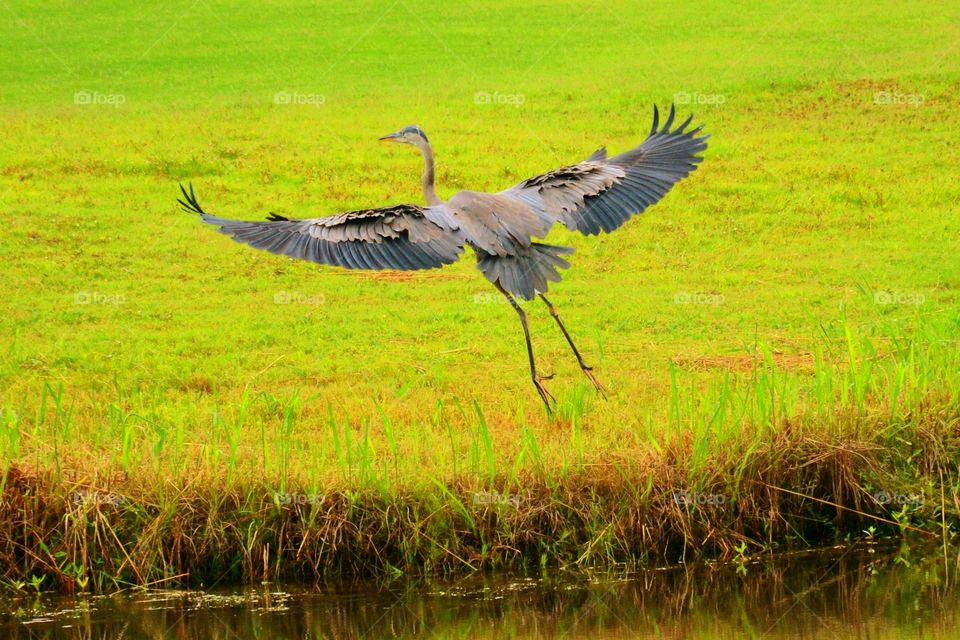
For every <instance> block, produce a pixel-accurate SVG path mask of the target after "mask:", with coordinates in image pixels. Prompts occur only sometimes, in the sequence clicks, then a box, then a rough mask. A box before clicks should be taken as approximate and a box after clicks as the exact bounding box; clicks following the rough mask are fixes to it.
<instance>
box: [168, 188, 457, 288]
mask: <svg viewBox="0 0 960 640" xmlns="http://www.w3.org/2000/svg"><path fill="white" fill-rule="evenodd" d="M180 190H181V191H182V192H183V196H184V199H181V200H179V202H180V204H181V205H182V206H183V207H184V209H186V210H187V211H189V212H191V213H198V214H200V216H201V218H202V219H203V221H204V222H206V223H208V224H211V225H214V226H216V227H218V228H219V230H220V232H221V233H224V234H226V235H228V236H230V237H231V238H233V239H234V240H236V241H237V242H242V243H244V244H247V245H250V246H251V247H254V248H256V249H263V250H264V251H269V252H271V253H277V254H281V255H286V256H289V257H291V258H296V259H298V260H307V261H309V262H317V263H320V264H329V265H334V266H338V267H346V268H348V269H372V270H373V269H399V270H404V271H413V270H418V269H435V268H437V267H442V266H444V265H447V264H451V263H453V262H456V261H457V260H458V259H459V257H460V255H461V254H462V253H463V246H464V238H463V234H462V233H461V232H460V230H459V228H458V226H457V224H456V223H455V221H453V220H452V219H451V218H450V216H449V213H448V212H446V211H444V210H443V207H442V205H441V206H437V207H428V208H423V207H419V206H417V205H413V204H400V205H394V206H391V207H383V208H380V209H362V210H359V211H348V212H346V213H341V214H337V215H333V216H327V217H325V218H310V219H304V220H291V219H288V218H285V217H283V216H279V215H277V214H270V216H269V217H268V218H267V220H265V221H256V222H251V221H244V220H231V219H229V218H221V217H218V216H214V215H210V214H209V213H207V212H206V211H204V210H203V209H202V208H201V207H200V205H199V204H198V203H197V199H196V196H195V195H194V192H193V186H192V185H191V186H190V191H189V192H188V191H187V190H186V189H184V188H183V186H182V185H181V187H180Z"/></svg>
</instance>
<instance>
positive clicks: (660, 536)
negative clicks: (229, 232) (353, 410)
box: [0, 319, 960, 588]
mask: <svg viewBox="0 0 960 640" xmlns="http://www.w3.org/2000/svg"><path fill="white" fill-rule="evenodd" d="M888 328H889V329H890V330H891V333H889V334H884V333H882V332H879V333H878V334H876V335H873V336H863V335H856V334H854V333H852V332H850V331H848V330H844V327H843V326H838V327H835V328H834V329H835V331H836V332H837V334H838V335H835V336H833V337H827V336H823V337H822V338H821V340H820V342H819V343H820V344H821V345H822V347H823V348H822V349H821V350H818V352H817V354H816V355H815V356H814V357H812V358H811V359H810V360H809V362H807V363H806V366H796V367H793V368H788V367H785V366H784V365H785V362H783V358H782V357H781V356H778V355H777V354H774V353H773V352H771V351H769V350H767V349H761V350H759V351H758V353H757V358H756V359H755V361H753V364H752V365H751V366H750V367H747V370H746V371H743V372H741V373H738V374H731V373H728V372H723V373H716V372H715V373H714V374H712V375H710V376H708V378H709V379H710V384H709V385H708V386H707V387H706V388H698V387H697V385H695V384H691V385H689V386H688V383H690V382H692V376H690V375H689V374H688V373H685V372H684V371H683V370H682V369H680V368H674V369H673V370H672V372H671V373H672V376H673V380H674V383H673V392H672V394H671V395H670V396H669V397H667V398H665V399H664V402H663V403H662V405H654V407H653V408H652V411H661V410H662V411H663V412H664V415H663V418H664V419H663V420H662V421H661V420H660V419H659V417H660V416H659V414H654V413H651V414H649V415H648V416H645V417H641V419H640V420H638V426H637V430H636V435H637V439H638V442H637V443H636V445H635V448H634V449H633V450H632V451H630V452H629V453H627V451H628V450H627V449H626V448H625V447H624V446H623V445H622V444H621V446H620V447H618V448H615V449H611V450H609V451H590V450H587V449H586V448H585V447H584V441H585V440H587V439H589V436H587V435H586V432H588V431H589V429H590V427H589V425H587V424H585V423H584V421H583V419H582V417H581V416H579V415H576V414H574V415H571V416H569V417H568V418H562V419H559V420H557V423H556V426H557V428H556V430H555V431H553V432H547V433H537V432H536V431H535V430H534V429H532V428H531V427H530V426H529V425H527V424H525V423H524V421H523V419H522V417H521V418H520V419H519V426H518V432H517V433H516V434H515V435H514V438H513V439H512V441H511V442H509V443H508V442H505V441H503V439H502V438H495V437H494V435H493V434H492V432H491V427H490V425H489V424H488V422H487V420H486V418H485V416H484V414H483V412H482V409H481V408H480V407H479V405H477V406H474V407H464V406H462V405H460V404H459V403H456V402H454V403H452V406H451V405H445V404H443V403H438V406H437V408H436V411H435V412H434V414H433V416H432V418H431V419H430V420H428V421H424V422H423V423H420V424H417V425H412V426H411V427H409V428H404V430H403V433H398V430H397V426H396V425H394V424H392V423H391V421H390V420H389V418H388V417H387V416H386V415H385V414H382V415H381V416H380V418H379V419H372V420H364V421H362V422H360V423H359V424H351V423H350V422H349V420H348V419H347V418H345V417H343V416H342V415H340V414H338V413H337V412H336V411H335V410H334V409H333V408H330V407H326V408H324V407H322V406H317V405H318V403H317V401H316V399H311V398H300V397H296V396H294V397H291V398H288V399H286V400H285V401H278V400H277V399H276V398H273V397H272V396H269V395H267V394H261V395H260V396H256V397H255V396H249V397H248V398H247V399H246V400H245V401H244V402H243V403H241V404H240V405H239V406H231V407H225V408H224V411H223V412H222V413H218V414H217V415H216V416H215V418H214V424H213V427H214V428H213V429H211V430H210V432H209V433H208V434H207V439H206V441H205V442H203V443H195V442H190V441H189V439H188V437H187V435H186V434H185V433H184V431H183V430H182V429H181V430H176V429H175V430H172V431H171V432H165V431H163V430H157V429H155V428H154V427H155V426H156V425H155V424H151V423H150V422H148V421H144V420H143V419H141V418H140V417H139V416H138V415H137V414H136V413H134V412H131V411H129V410H124V409H123V408H121V406H119V405H118V404H113V405H111V407H110V409H109V417H108V421H107V424H105V426H104V430H103V433H102V434H101V435H102V437H103V439H104V441H105V442H112V443H122V445H121V446H119V447H116V448H115V450H116V455H117V457H116V458H115V459H113V460H111V461H109V463H108V464H104V463H103V461H102V460H100V459H99V458H98V457H97V450H96V449H95V448H94V449H92V450H91V449H90V448H87V447H83V446H79V445H81V443H80V442H78V439H77V434H76V429H75V427H74V425H73V424H72V419H73V416H72V409H71V401H70V399H69V398H68V397H65V396H64V395H63V393H62V392H60V391H55V390H51V389H49V388H48V389H47V390H46V391H45V393H44V397H43V399H42V400H41V401H40V406H41V410H40V412H39V413H38V414H36V415H32V416H26V415H22V414H18V413H17V412H8V413H7V421H6V424H5V428H4V431H3V434H2V435H3V443H4V451H5V453H6V454H7V456H8V459H13V460H17V461H18V462H17V463H16V464H15V465H14V466H12V467H9V468H8V470H7V473H6V475H5V477H4V485H3V486H4V503H3V508H2V510H0V540H2V541H3V547H2V551H0V554H2V556H3V558H4V560H5V562H4V566H5V567H7V569H6V571H5V575H4V579H5V580H6V581H7V583H8V584H18V583H19V584H21V585H23V584H25V582H26V581H27V580H29V578H30V577H31V576H37V577H39V576H45V577H46V580H48V581H49V582H52V583H55V584H56V585H57V586H59V587H61V588H75V587H76V582H77V581H79V582H80V583H81V586H87V585H89V584H91V583H92V584H93V585H94V586H96V587H97V588H114V587H116V586H118V585H124V584H160V583H166V582H169V581H174V582H188V583H194V584H209V583H211V582H217V581H220V580H227V581H236V580H248V581H257V580H264V579H268V580H276V579H284V578H324V577H333V576H344V575H357V574H362V575H384V574H391V573H401V572H403V573H408V572H411V571H414V572H420V571H424V570H425V571H430V572H435V571H441V572H451V571H452V572H457V571H464V570H470V571H472V570H479V569H488V568H510V569H518V568H527V569H529V568H531V567H536V566H539V565H544V566H548V567H560V566H593V565H596V564H601V565H603V564H607V563H611V562H644V561H656V562H663V561H676V560H679V559H682V558H685V557H688V556H692V555H700V554H704V553H705V554H707V555H709V556H719V557H726V558H748V557H749V556H751V555H753V554H757V553H761V552H765V551H770V550H773V549H778V548H795V547H797V546H808V545H815V544H825V543H833V542H836V541H839V540H843V539H849V538H850V537H873V536H881V535H891V534H907V535H914V536H927V537H934V538H936V537H940V538H944V539H946V540H949V539H951V538H952V536H953V533H954V532H955V530H956V527H957V525H958V524H960V519H958V516H960V503H958V489H960V475H958V468H957V460H958V459H960V410H958V407H960V404H958V397H957V394H958V390H960V381H958V380H957V377H958V376H960V373H958V372H960V356H958V351H957V350H956V349H955V348H952V346H953V345H955V342H956V337H955V336H956V333H955V332H956V329H957V327H956V319H954V320H953V321H952V322H951V323H939V324H936V325H933V324H932V323H930V322H927V321H923V320H920V319H917V321H916V322H915V323H912V324H911V325H910V326H909V327H898V326H891V327H888ZM945 329H946V330H950V331H951V332H950V333H942V331H943V330H945ZM324 414H325V415H324ZM21 415H22V417H18V416H21ZM655 415H657V417H655ZM643 425H646V426H645V427H644V426H643ZM38 441H43V442H44V443H45V445H44V446H42V447H39V446H37V445H36V442H38ZM28 443H29V444H30V445H31V446H29V449H30V450H31V453H30V454H29V455H25V453H24V449H25V448H27V447H26V445H27V444H28ZM101 455H102V454H101ZM84 458H91V460H90V462H88V463H87V464H84V462H83V460H84ZM81 469H85V470H84V471H80V470H81ZM48 586H49V584H48Z"/></svg>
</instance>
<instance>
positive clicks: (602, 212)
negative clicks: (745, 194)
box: [501, 106, 710, 235]
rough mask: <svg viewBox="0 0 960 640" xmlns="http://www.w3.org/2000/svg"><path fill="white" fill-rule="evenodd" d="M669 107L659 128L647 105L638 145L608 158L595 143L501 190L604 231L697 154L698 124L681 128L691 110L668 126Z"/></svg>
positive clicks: (657, 192) (702, 143)
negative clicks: (647, 119) (578, 156)
mask: <svg viewBox="0 0 960 640" xmlns="http://www.w3.org/2000/svg"><path fill="white" fill-rule="evenodd" d="M674 115H675V111H674V108H673V107H672V106H671V107H670V114H669V115H668V117H667V121H666V122H665V123H664V125H663V127H662V128H658V127H659V121H660V114H659V111H658V110H657V108H656V107H654V109H653V127H652V128H651V130H650V135H649V136H647V139H646V140H644V141H643V144H641V145H640V146H639V147H636V148H635V149H631V150H630V151H627V152H626V153H622V154H620V155H618V156H614V157H612V158H607V154H606V150H605V149H602V148H601V149H599V150H597V151H596V152H595V153H594V154H593V155H591V156H590V157H589V158H587V159H586V160H584V161H583V162H581V163H579V164H575V165H571V166H568V167H561V168H560V169H555V170H554V171H550V172H548V173H545V174H543V175H539V176H535V177H533V178H530V179H528V180H524V181H523V182H521V183H520V184H518V185H516V186H515V187H512V188H510V189H507V190H506V191H502V192H501V195H504V196H508V197H510V198H513V199H515V200H518V201H520V202H523V203H524V204H526V205H528V206H529V207H531V208H532V209H533V210H534V211H535V212H537V213H538V214H540V215H544V216H547V217H550V218H552V219H553V220H555V221H557V222H561V223H563V224H564V226H566V227H567V228H568V229H570V230H573V231H579V232H581V233H584V234H587V235H594V234H598V233H600V232H601V231H605V232H607V233H609V232H611V231H613V230H614V229H617V228H618V227H620V226H621V225H622V224H623V223H624V222H626V221H627V220H629V219H630V218H631V217H632V216H633V215H635V214H637V213H641V212H642V211H643V210H644V209H646V208H647V207H649V206H650V205H652V204H654V203H655V202H658V201H659V200H660V199H661V198H663V196H665V195H666V194H667V192H668V191H669V190H670V188H671V187H673V185H674V184H676V183H677V182H679V181H680V180H682V179H683V178H685V177H686V176H687V175H689V174H690V172H691V171H693V170H695V169H696V168H697V164H698V163H699V162H701V161H702V160H703V158H701V157H699V156H698V154H700V153H702V152H703V151H704V150H705V149H706V148H707V138H709V137H710V136H706V135H703V136H698V135H697V134H699V133H700V131H701V130H702V129H703V125H701V126H699V127H696V128H695V129H691V130H690V131H686V128H687V126H689V124H690V122H691V121H692V120H693V116H690V117H689V118H687V120H686V121H685V122H684V123H683V124H681V125H680V126H679V127H677V128H675V129H673V130H671V129H670V127H671V126H672V125H673V120H674Z"/></svg>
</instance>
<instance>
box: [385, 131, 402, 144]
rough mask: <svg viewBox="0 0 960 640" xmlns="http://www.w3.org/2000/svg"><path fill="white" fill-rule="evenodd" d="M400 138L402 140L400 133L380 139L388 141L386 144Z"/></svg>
mask: <svg viewBox="0 0 960 640" xmlns="http://www.w3.org/2000/svg"><path fill="white" fill-rule="evenodd" d="M398 138H400V133H399V132H397V133H391V134H390V135H387V136H383V137H382V138H380V139H381V140H384V141H386V142H391V141H396V140H397V139H398Z"/></svg>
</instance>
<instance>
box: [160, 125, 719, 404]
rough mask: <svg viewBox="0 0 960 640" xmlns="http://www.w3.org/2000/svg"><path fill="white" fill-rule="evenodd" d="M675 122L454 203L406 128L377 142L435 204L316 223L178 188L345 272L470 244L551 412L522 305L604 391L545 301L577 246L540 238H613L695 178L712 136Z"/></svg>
mask: <svg viewBox="0 0 960 640" xmlns="http://www.w3.org/2000/svg"><path fill="white" fill-rule="evenodd" d="M674 115H675V111H674V108H673V107H672V106H671V107H670V113H669V115H668V116H667V119H666V121H665V122H664V123H663V126H662V127H661V126H660V114H659V112H658V110H657V108H656V107H654V109H653V126H652V127H651V129H650V134H649V135H648V136H647V138H646V140H644V141H643V143H642V144H640V146H638V147H635V148H633V149H630V150H629V151H625V152H624V153H621V154H620V155H617V156H613V157H608V156H607V152H606V149H605V148H603V147H601V148H600V149H598V150H597V151H595V152H594V153H593V154H592V155H590V157H588V158H587V159H586V160H584V161H582V162H579V163H577V164H572V165H569V166H566V167H561V168H559V169H554V170H553V171H548V172H547V173H544V174H542V175H538V176H534V177H532V178H529V179H527V180H524V181H523V182H521V183H519V184H517V185H515V186H513V187H510V188H509V189H507V190H505V191H500V192H499V193H481V192H477V191H460V192H459V193H457V194H455V195H454V196H453V197H452V198H450V199H449V200H446V201H444V200H441V199H440V197H439V196H437V192H436V190H435V189H434V160H433V149H432V148H431V146H430V142H429V140H428V139H427V136H426V134H425V133H424V132H423V130H422V129H421V128H420V127H418V126H408V127H404V128H403V129H400V130H399V131H397V132H396V133H391V134H390V135H387V136H384V137H382V138H380V139H381V140H384V141H388V142H399V143H402V144H409V145H413V146H414V147H416V148H417V149H418V150H419V151H420V153H421V154H422V156H423V160H424V172H423V178H422V187H423V197H424V199H425V200H426V206H423V205H418V204H396V205H392V206H389V207H381V208H375V209H362V210H359V211H348V212H346V213H340V214H337V215H332V216H326V217H323V218H308V219H291V218H286V217H284V216H280V215H277V214H275V213H271V214H270V215H269V216H268V217H267V219H266V220H265V221H253V222H251V221H244V220H231V219H228V218H221V217H219V216H214V215H211V214H209V213H207V212H206V211H204V210H203V209H202V208H201V207H200V205H199V203H198V202H197V198H196V195H195V194H194V191H193V185H192V184H191V185H190V188H189V191H188V190H187V189H185V188H184V187H183V185H180V190H181V192H182V193H183V199H182V200H178V202H179V203H180V204H181V206H182V207H183V208H184V209H185V210H187V211H188V212H191V213H197V214H200V216H201V217H202V219H203V221H204V222H206V223H208V224H211V225H214V226H216V227H218V228H219V230H220V232H221V233H224V234H226V235H228V236H230V237H231V238H233V239H234V240H236V241H237V242H242V243H244V244H248V245H250V246H251V247H254V248H256V249H264V250H266V251H270V252H271V253H277V254H282V255H286V256H289V257H291V258H296V259H299V260H308V261H310V262H317V263H320V264H327V265H334V266H337V267H345V268H347V269H375V270H378V269H399V270H418V269H434V268H438V267H443V266H444V265H448V264H451V263H453V262H456V261H457V260H458V259H459V258H460V255H461V254H462V253H463V251H464V248H465V247H468V246H469V247H470V248H471V249H473V251H474V253H475V254H476V256H477V267H478V268H479V269H480V271H481V272H482V273H483V275H484V276H486V278H487V280H489V281H490V282H491V283H492V284H493V286H494V287H496V288H497V290H498V291H500V293H502V294H503V295H504V296H506V299H507V300H508V301H509V302H510V304H511V305H512V306H513V308H514V309H515V310H516V312H517V314H518V315H519V316H520V323H521V325H522V327H523V334H524V338H525V339H526V343H527V358H528V359H529V362H530V377H531V379H532V381H533V385H534V387H536V390H537V393H538V394H539V395H540V398H541V399H542V400H543V403H544V404H545V405H546V408H547V412H548V413H549V412H550V411H551V405H550V403H551V401H553V400H554V398H553V396H552V395H551V394H550V392H549V391H548V390H547V388H546V387H545V386H544V384H543V383H544V381H545V380H548V379H549V378H551V377H552V376H541V375H539V374H538V373H537V366H536V363H535V359H534V354H533V345H532V344H531V342H530V327H529V326H528V323H527V316H526V314H525V313H524V311H523V309H522V308H521V307H520V305H519V304H518V303H517V300H516V298H518V297H519V298H522V299H524V300H533V299H534V298H535V297H539V298H540V299H541V300H543V302H544V303H545V304H546V305H547V308H548V309H549V311H550V315H551V316H552V317H553V319H554V320H555V321H556V323H557V325H558V326H559V327H560V330H561V332H562V333H563V335H564V337H565V338H566V340H567V342H568V343H569V344H570V348H571V349H572V350H573V354H574V356H576V358H577V362H578V363H579V365H580V369H581V370H582V371H583V373H584V374H585V375H586V376H587V378H589V380H590V382H592V383H593V385H594V387H596V389H597V391H599V392H600V393H601V394H603V395H604V397H606V394H605V393H604V389H603V386H602V385H601V384H600V381H599V380H597V377H596V376H595V375H594V373H593V368H592V367H590V366H589V365H587V363H586V362H585V361H584V359H583V356H582V355H581V354H580V351H579V350H578V349H577V347H576V345H575V344H574V342H573V338H571V337H570V334H569V333H568V332H567V329H566V327H565V326H564V325H563V322H562V321H561V320H560V316H559V314H558V313H557V310H556V308H555V307H554V306H553V304H551V302H550V301H549V300H548V299H547V297H546V296H545V295H544V294H545V293H546V292H547V283H548V282H558V281H559V280H560V273H559V269H566V268H567V267H569V266H570V263H569V262H567V260H566V259H565V257H564V256H566V255H569V254H571V253H573V248H571V247H560V246H554V245H549V244H544V243H540V242H534V240H533V239H534V238H544V237H545V236H546V235H547V233H548V232H549V231H550V229H551V227H553V226H554V225H555V224H557V223H560V224H562V225H564V226H565V227H566V228H567V229H570V230H572V231H579V232H580V233H583V234H585V235H597V234H599V233H600V232H601V231H602V232H604V233H610V232H611V231H613V230H614V229H617V228H619V227H620V226H621V225H622V224H623V223H625V222H626V221H627V220H629V219H630V218H631V217H632V216H633V215H635V214H637V213H641V212H642V211H644V210H645V209H646V208H647V207H649V206H650V205H652V204H654V203H655V202H658V201H659V200H660V199H661V198H663V196H665V195H666V193H667V192H668V191H669V190H670V188H671V187H673V185H674V184H676V183H677V182H679V181H680V180H681V179H683V178H685V177H686V176H687V175H689V174H690V172H691V171H693V170H695V169H696V168H697V164H698V163H699V162H701V161H702V160H703V158H701V157H699V155H698V154H700V153H702V152H703V151H704V150H705V149H706V148H707V143H706V140H707V138H708V137H709V136H707V135H699V134H700V133H701V131H702V129H703V125H701V126H699V127H696V128H693V129H690V130H689V131H687V127H688V126H689V125H690V123H691V121H692V120H693V116H690V117H689V118H687V119H686V120H685V121H684V122H683V123H682V124H680V125H679V126H677V127H675V128H671V127H672V126H673V124H674Z"/></svg>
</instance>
